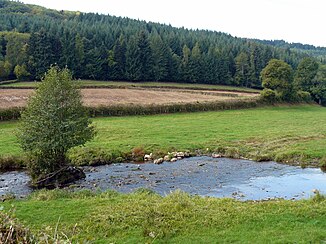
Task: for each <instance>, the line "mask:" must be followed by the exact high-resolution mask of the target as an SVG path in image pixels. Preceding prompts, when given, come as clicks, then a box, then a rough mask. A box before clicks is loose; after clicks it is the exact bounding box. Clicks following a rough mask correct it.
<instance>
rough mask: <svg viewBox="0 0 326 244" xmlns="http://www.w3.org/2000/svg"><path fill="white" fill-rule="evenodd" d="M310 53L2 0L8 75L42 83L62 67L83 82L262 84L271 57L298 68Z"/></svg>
mask: <svg viewBox="0 0 326 244" xmlns="http://www.w3.org/2000/svg"><path fill="white" fill-rule="evenodd" d="M306 56H308V54H307V53H303V52H296V51H293V50H290V49H289V48H282V47H276V46H273V45H268V44H266V43H261V42H258V41H255V40H247V39H242V38H235V37H232V36H231V35H228V34H225V33H221V32H215V31H208V30H189V29H185V28H174V27H172V26H170V25H163V24H158V23H148V22H145V21H139V20H133V19H129V18H122V17H114V16H110V15H100V14H94V13H81V12H70V11H55V10H50V9H46V8H43V7H40V6H35V5H27V4H23V3H20V2H16V1H7V0H0V79H1V80H8V79H16V78H17V79H19V80H28V79H29V80H34V79H37V80H39V79H41V78H42V76H43V75H44V73H45V71H46V70H47V69H48V68H49V67H50V66H51V65H52V64H57V65H59V66H60V67H65V66H66V67H68V68H69V69H70V70H71V71H72V72H73V75H74V77H75V78H80V79H94V80H128V81H173V82H187V83H207V84H226V85H236V86H245V87H261V79H260V73H261V71H262V69H263V68H264V67H265V66H266V64H267V63H268V62H269V61H270V60H271V59H273V58H277V59H281V60H284V61H285V62H287V63H289V64H290V65H291V66H292V68H294V69H295V68H296V67H297V66H298V64H299V62H300V61H301V60H302V58H304V57H306Z"/></svg>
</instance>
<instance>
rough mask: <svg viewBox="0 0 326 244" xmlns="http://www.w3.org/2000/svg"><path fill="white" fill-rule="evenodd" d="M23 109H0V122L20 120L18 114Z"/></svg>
mask: <svg viewBox="0 0 326 244" xmlns="http://www.w3.org/2000/svg"><path fill="white" fill-rule="evenodd" d="M22 110H23V108H18V107H15V108H8V109H0V121H7V120H17V119H19V118H20V113H21V111H22Z"/></svg>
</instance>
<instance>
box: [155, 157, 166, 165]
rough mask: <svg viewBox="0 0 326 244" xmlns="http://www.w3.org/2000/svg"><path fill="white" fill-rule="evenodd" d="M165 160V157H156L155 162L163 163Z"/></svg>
mask: <svg viewBox="0 0 326 244" xmlns="http://www.w3.org/2000/svg"><path fill="white" fill-rule="evenodd" d="M163 162H164V159H163V158H158V159H155V160H154V164H161V163H163Z"/></svg>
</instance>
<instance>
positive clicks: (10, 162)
mask: <svg viewBox="0 0 326 244" xmlns="http://www.w3.org/2000/svg"><path fill="white" fill-rule="evenodd" d="M26 162H27V159H26V158H25V157H21V156H12V155H5V156H2V157H0V171H9V170H16V169H22V168H24V167H26Z"/></svg>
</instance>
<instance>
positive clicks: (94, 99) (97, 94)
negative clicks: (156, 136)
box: [0, 88, 258, 109]
mask: <svg viewBox="0 0 326 244" xmlns="http://www.w3.org/2000/svg"><path fill="white" fill-rule="evenodd" d="M81 92H82V96H83V101H84V104H85V105H86V106H89V107H97V106H112V105H135V104H137V105H143V106H146V105H160V104H180V103H181V104H183V103H196V102H219V101H233V100H239V99H252V98H256V97H257V96H258V95H257V94H255V93H244V92H231V91H223V92H221V91H217V90H213V91H206V90H187V89H176V90H172V89H153V88H152V89H146V90H145V89H140V88H138V89H135V88H134V89H122V88H101V89H94V88H87V89H82V90H81ZM32 93H33V90H32V89H0V109H5V108H12V107H23V106H25V105H26V102H27V99H28V97H29V96H30V95H31V94H32Z"/></svg>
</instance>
